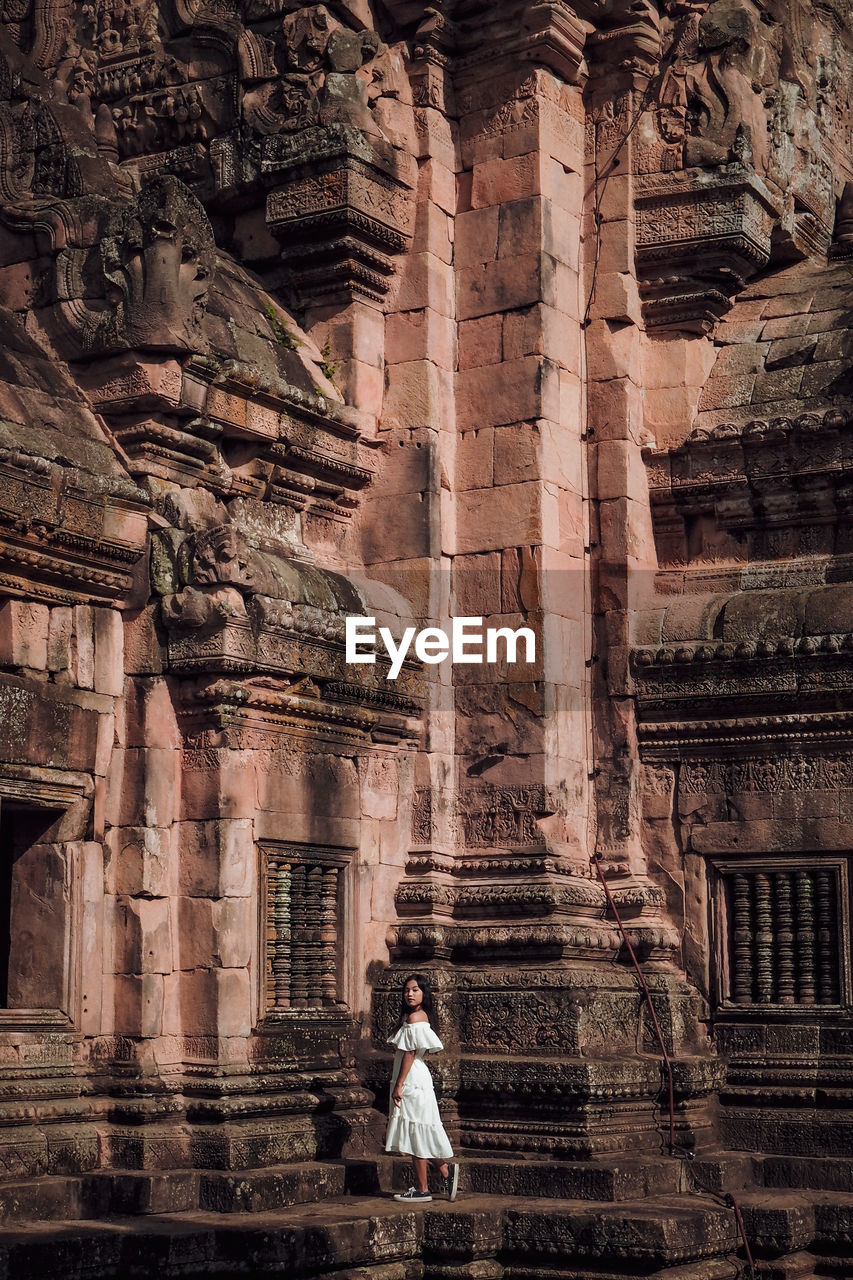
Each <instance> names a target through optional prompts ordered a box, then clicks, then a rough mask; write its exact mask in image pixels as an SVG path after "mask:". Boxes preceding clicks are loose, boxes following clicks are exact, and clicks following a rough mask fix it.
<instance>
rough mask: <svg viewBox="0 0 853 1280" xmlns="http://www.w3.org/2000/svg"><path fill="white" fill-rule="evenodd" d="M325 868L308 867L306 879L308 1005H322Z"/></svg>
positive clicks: (311, 1006) (306, 983) (306, 979)
mask: <svg viewBox="0 0 853 1280" xmlns="http://www.w3.org/2000/svg"><path fill="white" fill-rule="evenodd" d="M322 928H323V868H322V867H308V869H307V874H306V877H305V938H306V942H307V946H306V963H305V989H306V994H307V997H308V1005H309V1007H310V1008H312V1009H313V1008H315V1007H316V1006H317V1005H319V1004H322V971H323V955H322Z"/></svg>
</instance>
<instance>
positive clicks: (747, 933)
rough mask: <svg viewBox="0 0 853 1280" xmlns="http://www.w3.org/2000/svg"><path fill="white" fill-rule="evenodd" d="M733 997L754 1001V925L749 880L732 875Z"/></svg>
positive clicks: (736, 999)
mask: <svg viewBox="0 0 853 1280" xmlns="http://www.w3.org/2000/svg"><path fill="white" fill-rule="evenodd" d="M732 880H733V884H732V919H733V924H734V928H733V930H732V942H733V944H734V945H733V948H732V950H733V952H734V954H733V957H732V999H733V1000H735V1001H736V1002H737V1003H738V1004H751V1002H752V927H751V921H750V910H749V880H748V879H747V877H746V876H742V875H736V876H733V877H732Z"/></svg>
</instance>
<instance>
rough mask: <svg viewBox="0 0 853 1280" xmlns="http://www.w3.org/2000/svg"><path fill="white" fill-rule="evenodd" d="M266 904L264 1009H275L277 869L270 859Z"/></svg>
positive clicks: (267, 866)
mask: <svg viewBox="0 0 853 1280" xmlns="http://www.w3.org/2000/svg"><path fill="white" fill-rule="evenodd" d="M266 869H267V881H266V883H267V902H266V914H265V916H264V937H265V938H266V951H265V955H266V969H265V971H264V984H265V987H266V1007H267V1008H268V1009H273V1008H275V1003H276V999H275V941H276V937H275V908H276V901H277V898H278V879H277V874H276V873H277V871H278V867H277V865H276V863H275V862H273V860H272V858H269V857H268V858H267V864H266Z"/></svg>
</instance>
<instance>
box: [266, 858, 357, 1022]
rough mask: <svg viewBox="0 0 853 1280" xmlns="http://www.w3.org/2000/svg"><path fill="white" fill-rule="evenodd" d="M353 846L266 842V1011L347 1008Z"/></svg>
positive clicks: (272, 1013) (274, 1012)
mask: <svg viewBox="0 0 853 1280" xmlns="http://www.w3.org/2000/svg"><path fill="white" fill-rule="evenodd" d="M349 862H350V854H349V852H348V851H347V850H341V849H332V848H327V847H324V846H318V845H295V844H279V843H274V842H265V843H264V844H263V845H262V846H261V881H262V886H261V887H262V935H263V943H264V978H265V988H264V999H263V1008H264V1013H265V1016H266V1017H270V1016H271V1015H272V1016H275V1015H279V1014H287V1013H290V1012H295V1011H304V1010H307V1009H315V1010H322V1009H327V1010H341V1009H344V1008H345V1007H346V1004H345V1000H344V995H343V990H342V985H343V983H342V963H341V961H342V947H343V942H344V939H343V926H344V893H345V877H346V874H347V867H348V865H349Z"/></svg>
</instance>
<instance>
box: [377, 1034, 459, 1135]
mask: <svg viewBox="0 0 853 1280" xmlns="http://www.w3.org/2000/svg"><path fill="white" fill-rule="evenodd" d="M388 1043H389V1044H393V1045H394V1048H395V1049H396V1050H397V1052H396V1054H395V1055H394V1069H393V1071H392V1072H391V1092H392V1093H393V1091H394V1085H395V1084H396V1083H397V1076H398V1075H399V1074H400V1066H401V1064H402V1061H403V1054H404V1053H405V1052H406V1051H407V1050H409V1051H411V1052H413V1053H414V1054H415V1060H414V1062H413V1063H412V1065H411V1067H410V1068H409V1074H408V1075H407V1076H406V1079H405V1080H404V1081H403V1089H402V1094H403V1099H402V1101H401V1103H400V1105H399V1107H395V1106H394V1099H393V1098H392V1099H391V1101H390V1104H389V1106H390V1110H389V1114H388V1132H387V1134H386V1135H385V1150H386V1151H389V1152H391V1153H393V1154H395V1155H406V1156H421V1157H424V1158H426V1159H428V1160H429V1159H432V1160H448V1159H449V1158H450V1157H451V1156H452V1155H453V1148H452V1147H451V1145H450V1142H449V1140H448V1137H447V1134H446V1133H445V1132H444V1125H443V1124H442V1123H441V1116H440V1115H439V1112H438V1103H437V1102H436V1100H435V1089H434V1088H433V1084H432V1076H431V1075H430V1070H429V1067H428V1066H427V1064H426V1063H425V1062H424V1055H425V1054H427V1053H438V1052H439V1051H440V1050H441V1049H443V1048H444V1045H443V1044H442V1043H441V1041H440V1040H439V1038H438V1036H437V1035H436V1034H435V1032H434V1031H433V1029H432V1027H431V1026H430V1025H429V1023H428V1022H404V1023H403V1025H402V1027H401V1028H400V1030H399V1031H398V1032H397V1033H396V1035H393V1036H392V1037H391V1039H390V1040H389V1041H388Z"/></svg>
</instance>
